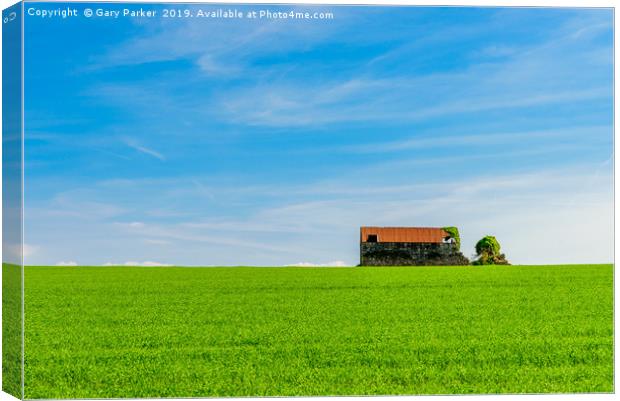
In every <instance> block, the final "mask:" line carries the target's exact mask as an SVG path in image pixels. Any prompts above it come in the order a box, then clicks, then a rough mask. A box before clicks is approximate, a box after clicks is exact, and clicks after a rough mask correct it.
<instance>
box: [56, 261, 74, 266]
mask: <svg viewBox="0 0 620 401" xmlns="http://www.w3.org/2000/svg"><path fill="white" fill-rule="evenodd" d="M77 265H78V264H77V262H74V261H68V262H65V261H60V262H58V263H56V266H77Z"/></svg>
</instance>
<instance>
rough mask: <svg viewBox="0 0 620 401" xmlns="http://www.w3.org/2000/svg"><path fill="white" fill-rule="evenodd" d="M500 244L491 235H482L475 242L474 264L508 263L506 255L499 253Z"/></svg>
mask: <svg viewBox="0 0 620 401" xmlns="http://www.w3.org/2000/svg"><path fill="white" fill-rule="evenodd" d="M500 250H501V246H500V244H499V241H497V238H495V237H494V236H492V235H487V236H484V237H482V239H481V240H480V241H478V242H477V243H476V259H475V260H474V261H473V262H472V263H473V264H474V265H509V264H510V263H509V262H508V260H506V255H504V254H503V253H500Z"/></svg>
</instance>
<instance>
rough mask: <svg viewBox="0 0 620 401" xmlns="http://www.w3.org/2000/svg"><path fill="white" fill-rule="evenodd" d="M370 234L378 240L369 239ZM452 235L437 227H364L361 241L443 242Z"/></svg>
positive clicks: (361, 232)
mask: <svg viewBox="0 0 620 401" xmlns="http://www.w3.org/2000/svg"><path fill="white" fill-rule="evenodd" d="M369 235H376V241H372V240H371V241H368V236H369ZM448 236H450V234H448V233H447V232H445V231H444V230H443V229H442V228H436V227H362V228H361V229H360V241H361V242H418V243H420V242H421V243H441V242H443V241H444V239H445V238H446V237H448Z"/></svg>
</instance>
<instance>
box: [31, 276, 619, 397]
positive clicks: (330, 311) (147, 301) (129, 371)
mask: <svg viewBox="0 0 620 401" xmlns="http://www.w3.org/2000/svg"><path fill="white" fill-rule="evenodd" d="M25 280H26V281H25V282H26V301H25V313H26V315H25V316H26V323H25V324H26V339H25V346H26V366H25V375H26V379H25V380H26V381H25V386H26V389H25V393H26V397H27V398H72V397H80V398H97V397H130V398H131V397H172V396H174V397H190V396H203V397H205V396H276V395H329V394H334V395H343V394H350V395H362V394H440V393H441V394H444V393H448V394H452V393H458V394H460V393H523V392H528V393H529V392H533V393H544V392H611V391H613V267H612V265H569V266H496V267H398V268H394V267H390V268H387V267H386V268H368V267H361V268H298V267H295V268H176V267H175V268H171V267H153V268H151V267H136V268H132V267H27V268H26V279H25Z"/></svg>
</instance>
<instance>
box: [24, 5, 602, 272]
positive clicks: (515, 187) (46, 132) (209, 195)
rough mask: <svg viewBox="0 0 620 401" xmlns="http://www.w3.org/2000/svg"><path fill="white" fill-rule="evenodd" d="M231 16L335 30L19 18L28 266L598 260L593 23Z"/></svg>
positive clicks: (555, 18)
mask: <svg viewBox="0 0 620 401" xmlns="http://www.w3.org/2000/svg"><path fill="white" fill-rule="evenodd" d="M28 6H32V7H38V8H40V9H42V8H50V9H54V8H58V7H62V4H45V3H39V4H35V3H29V4H28V3H27V7H28ZM72 6H73V7H76V8H77V9H78V10H79V12H80V14H82V12H83V10H84V8H85V7H86V5H79V4H78V5H75V4H72ZM88 7H91V8H93V9H94V8H97V7H99V6H97V5H93V4H90V5H88ZM101 7H104V8H106V9H108V10H111V9H113V10H121V9H123V8H131V9H136V8H140V7H142V8H145V9H152V10H157V11H158V12H162V11H163V8H165V7H166V6H164V5H144V4H141V5H132V6H123V5H119V4H115V5H113V4H108V5H101ZM175 7H182V8H183V9H189V10H190V11H192V12H196V11H197V10H198V9H202V10H217V9H219V8H221V7H219V6H214V5H210V6H207V5H199V6H196V5H193V6H179V5H175ZM228 8H232V9H237V10H241V11H243V12H247V11H252V10H260V9H269V10H272V11H289V10H292V9H294V10H300V11H311V12H315V11H319V12H331V13H333V16H334V17H333V19H324V20H318V19H313V20H294V19H286V20H284V19H277V20H276V19H235V20H231V19H214V18H211V19H205V18H202V19H201V18H172V19H171V18H153V19H144V18H143V19H130V18H119V19H107V18H98V17H92V18H85V17H76V18H67V19H62V18H48V19H43V18H39V17H35V16H27V17H26V18H25V37H26V40H25V63H26V69H25V128H24V132H25V144H26V145H25V146H26V154H25V176H26V187H25V219H26V220H25V263H26V264H30V265H55V264H64V265H73V264H79V265H104V264H143V265H158V264H162V265H164V264H170V265H187V266H213V265H257V266H280V265H356V264H357V263H359V228H360V226H363V225H377V226H430V227H443V226H457V227H458V228H459V229H460V233H461V239H462V251H463V253H464V254H465V255H466V256H468V257H470V256H472V255H473V253H474V245H475V243H476V241H477V240H478V239H480V238H481V237H482V236H484V235H495V236H496V237H497V239H498V240H499V242H500V244H501V245H502V251H503V252H505V253H506V256H507V258H508V260H510V261H511V262H512V263H520V264H521V263H523V264H546V263H605V262H607V263H609V262H612V261H613V181H612V174H613V153H612V152H613V146H612V142H613V92H612V82H613V26H612V21H613V19H612V18H613V14H612V10H610V9H570V8H563V9H559V8H556V9H548V8H425V7H363V6H358V7H356V6H324V5H323V6H314V7H312V6H297V7H293V6H230V7H224V9H228Z"/></svg>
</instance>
